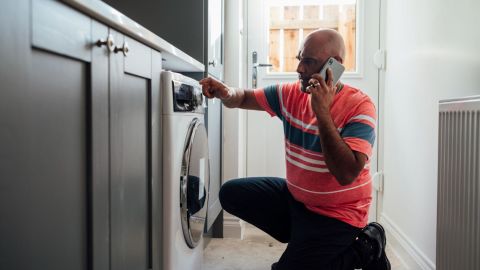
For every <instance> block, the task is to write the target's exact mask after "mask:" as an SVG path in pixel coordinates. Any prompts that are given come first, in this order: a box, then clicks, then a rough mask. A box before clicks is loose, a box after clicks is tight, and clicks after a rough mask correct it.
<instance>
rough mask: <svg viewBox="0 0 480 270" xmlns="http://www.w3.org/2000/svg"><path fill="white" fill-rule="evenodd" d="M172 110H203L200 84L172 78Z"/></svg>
mask: <svg viewBox="0 0 480 270" xmlns="http://www.w3.org/2000/svg"><path fill="white" fill-rule="evenodd" d="M172 91H173V110H174V111H175V112H203V110H204V108H203V105H204V104H203V102H204V98H203V94H202V89H201V88H200V85H191V84H188V83H185V82H179V81H176V80H172Z"/></svg>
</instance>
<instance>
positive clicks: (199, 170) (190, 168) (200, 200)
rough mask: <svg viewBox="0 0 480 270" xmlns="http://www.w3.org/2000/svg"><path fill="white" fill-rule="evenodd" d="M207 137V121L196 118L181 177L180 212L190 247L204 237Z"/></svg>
mask: <svg viewBox="0 0 480 270" xmlns="http://www.w3.org/2000/svg"><path fill="white" fill-rule="evenodd" d="M209 167H210V166H209V162H208V138H207V131H206V129H205V126H204V124H203V123H202V122H201V121H200V120H199V119H198V118H195V119H193V120H192V122H191V123H190V126H189V127H188V132H187V137H186V139H185V147H184V152H183V159H182V171H181V176H180V213H181V219H182V220H181V221H182V229H183V235H184V236H185V241H186V242H187V244H188V246H189V247H190V248H195V247H196V246H197V245H198V243H199V241H200V239H201V238H202V234H203V229H204V226H205V220H206V216H207V209H208V208H207V202H208V184H209V178H210V173H209V172H210V170H209Z"/></svg>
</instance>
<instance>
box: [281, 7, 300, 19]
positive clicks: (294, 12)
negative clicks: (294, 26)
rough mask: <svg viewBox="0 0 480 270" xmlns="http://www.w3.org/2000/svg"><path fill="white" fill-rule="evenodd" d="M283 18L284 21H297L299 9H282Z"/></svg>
mask: <svg viewBox="0 0 480 270" xmlns="http://www.w3.org/2000/svg"><path fill="white" fill-rule="evenodd" d="M283 18H284V19H285V20H298V19H300V7H299V6H286V7H284V8H283Z"/></svg>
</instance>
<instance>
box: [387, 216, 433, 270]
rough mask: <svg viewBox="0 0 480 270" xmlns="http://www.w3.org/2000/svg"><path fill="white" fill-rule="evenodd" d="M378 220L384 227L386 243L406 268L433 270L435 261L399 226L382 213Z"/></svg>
mask: <svg viewBox="0 0 480 270" xmlns="http://www.w3.org/2000/svg"><path fill="white" fill-rule="evenodd" d="M380 220H381V221H380V222H381V223H382V225H383V226H384V227H385V231H386V233H387V239H388V245H389V246H390V249H391V250H392V251H393V252H394V253H395V255H397V256H398V257H399V259H400V260H401V261H402V263H404V264H405V266H406V268H407V269H412V270H417V269H418V270H434V269H435V263H434V262H432V261H431V260H430V259H429V258H427V256H426V255H425V254H424V253H423V252H422V251H421V250H420V249H419V248H418V247H417V246H416V245H415V244H414V243H413V242H412V241H411V240H410V239H409V238H408V237H407V236H406V235H405V233H403V232H402V231H401V230H400V228H399V227H398V226H397V225H396V224H395V223H394V222H393V221H392V220H391V219H390V218H389V217H388V216H386V215H385V214H382V216H381V218H380Z"/></svg>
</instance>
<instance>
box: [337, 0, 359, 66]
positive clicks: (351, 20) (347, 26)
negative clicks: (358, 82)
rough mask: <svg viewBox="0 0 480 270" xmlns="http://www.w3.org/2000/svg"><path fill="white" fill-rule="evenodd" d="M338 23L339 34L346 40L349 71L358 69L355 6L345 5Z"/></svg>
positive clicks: (346, 62)
mask: <svg viewBox="0 0 480 270" xmlns="http://www.w3.org/2000/svg"><path fill="white" fill-rule="evenodd" d="M342 10H343V12H342V13H340V17H339V21H338V32H339V33H340V34H341V35H342V36H343V38H344V40H345V49H346V51H345V61H344V63H343V64H344V65H345V68H346V70H347V71H354V70H355V68H356V13H355V12H356V11H355V5H344V6H343V7H342Z"/></svg>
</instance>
